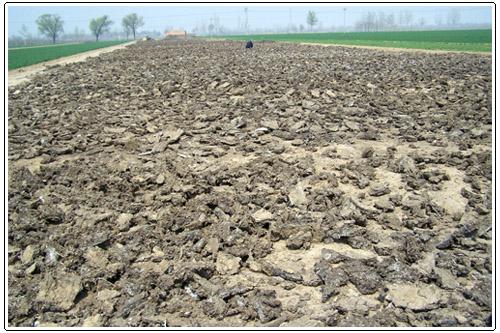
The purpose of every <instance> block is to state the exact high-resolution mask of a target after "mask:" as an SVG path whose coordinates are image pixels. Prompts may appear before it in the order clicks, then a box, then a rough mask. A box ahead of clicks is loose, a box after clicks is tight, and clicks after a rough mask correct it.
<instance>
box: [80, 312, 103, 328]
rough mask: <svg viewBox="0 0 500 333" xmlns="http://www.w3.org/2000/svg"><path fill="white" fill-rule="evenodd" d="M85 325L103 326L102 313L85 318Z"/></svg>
mask: <svg viewBox="0 0 500 333" xmlns="http://www.w3.org/2000/svg"><path fill="white" fill-rule="evenodd" d="M82 326H83V327H101V326H103V319H102V316H101V315H100V314H96V315H94V316H91V317H87V318H85V320H84V321H83V324H82Z"/></svg>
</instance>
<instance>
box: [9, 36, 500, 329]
mask: <svg viewBox="0 0 500 333" xmlns="http://www.w3.org/2000/svg"><path fill="white" fill-rule="evenodd" d="M491 79H492V78H491V57H489V56H484V55H472V54H459V53H456V54H453V53H446V54H429V53H418V52H401V53H395V52H384V51H381V50H370V49H356V48H344V47H322V46H311V45H292V44H281V43H256V45H255V48H254V49H251V50H245V49H244V47H243V45H242V43H238V42H224V41H212V42H207V41H184V42H175V41H169V42H165V41H163V42H153V41H148V42H140V43H137V44H134V45H131V46H128V47H126V48H124V49H121V50H117V51H114V52H111V53H107V54H102V55H100V56H99V57H96V58H89V59H87V60H86V61H85V62H79V63H72V64H67V65H65V66H55V67H51V68H49V69H48V70H47V71H46V72H45V73H43V74H40V75H37V76H35V77H33V78H32V79H31V80H30V81H29V82H26V83H22V84H20V85H18V86H15V87H10V88H9V95H8V98H9V108H8V144H9V145H8V167H9V170H8V176H9V178H8V213H9V214H8V323H9V325H10V326H282V327H286V326H288V327H289V326H294V327H297V326H356V327H359V326H370V327H379V326H469V327H470V326H490V325H491V323H492V310H491V307H492V297H491V296H492V293H491V288H492V266H493V263H492V254H491V253H492V213H491V209H492V167H491V165H492V142H491V139H492V126H491V122H492V101H491V98H492V81H491Z"/></svg>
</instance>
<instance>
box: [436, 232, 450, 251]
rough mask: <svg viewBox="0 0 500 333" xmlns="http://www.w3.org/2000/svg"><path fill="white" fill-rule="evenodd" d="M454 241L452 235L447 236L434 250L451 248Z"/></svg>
mask: <svg viewBox="0 0 500 333" xmlns="http://www.w3.org/2000/svg"><path fill="white" fill-rule="evenodd" d="M453 243H454V240H453V236H452V235H448V236H447V237H446V238H445V239H444V240H442V241H441V242H440V243H439V244H438V245H436V248H438V249H440V250H445V249H449V248H450V247H452V246H453Z"/></svg>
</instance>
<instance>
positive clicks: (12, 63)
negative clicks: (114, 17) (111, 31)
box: [8, 41, 126, 70]
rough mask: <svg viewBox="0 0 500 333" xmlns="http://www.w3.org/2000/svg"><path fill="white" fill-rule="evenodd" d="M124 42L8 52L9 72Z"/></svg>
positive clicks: (44, 47)
mask: <svg viewBox="0 0 500 333" xmlns="http://www.w3.org/2000/svg"><path fill="white" fill-rule="evenodd" d="M125 42H126V41H104V42H92V43H81V44H67V45H64V44H62V45H53V46H52V45H47V46H40V47H24V48H15V49H9V50H8V59H9V70H11V69H16V68H20V67H24V66H29V65H33V64H37V63H40V62H43V61H48V60H53V59H57V58H61V57H66V56H70V55H73V54H78V53H82V52H85V51H90V50H95V49H100V48H103V47H108V46H112V45H117V44H122V43H125Z"/></svg>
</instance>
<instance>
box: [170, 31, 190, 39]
mask: <svg viewBox="0 0 500 333" xmlns="http://www.w3.org/2000/svg"><path fill="white" fill-rule="evenodd" d="M165 37H167V38H169V37H176V38H186V37H187V32H186V30H170V31H166V32H165Z"/></svg>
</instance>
